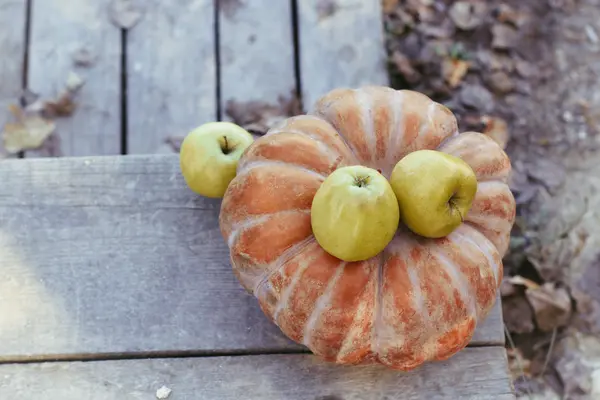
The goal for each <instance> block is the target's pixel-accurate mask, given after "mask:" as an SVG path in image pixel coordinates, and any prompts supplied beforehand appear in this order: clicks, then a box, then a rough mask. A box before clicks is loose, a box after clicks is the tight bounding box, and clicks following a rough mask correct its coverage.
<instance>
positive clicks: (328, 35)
mask: <svg viewBox="0 0 600 400" xmlns="http://www.w3.org/2000/svg"><path fill="white" fill-rule="evenodd" d="M380 3H381V2H380V1H356V0H335V1H334V0H302V1H298V2H297V4H298V30H299V33H298V35H299V57H300V78H301V85H302V99H303V104H304V108H305V110H310V109H311V107H312V105H313V104H314V102H315V101H316V99H317V98H318V97H320V96H322V95H323V94H325V93H326V92H328V91H329V90H331V89H334V88H337V87H342V86H343V87H358V86H362V85H366V84H375V85H388V84H389V82H388V77H387V69H386V64H385V63H386V54H385V46H384V36H383V25H382V18H381V15H382V11H381V4H380Z"/></svg>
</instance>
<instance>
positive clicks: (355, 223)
mask: <svg viewBox="0 0 600 400" xmlns="http://www.w3.org/2000/svg"><path fill="white" fill-rule="evenodd" d="M310 217H311V225H312V230H313V234H314V236H315V238H316V240H317V242H318V243H319V244H320V245H321V247H323V249H324V250H325V251H326V252H328V253H329V254H331V255H332V256H334V257H337V258H339V259H341V260H344V261H349V262H350V261H362V260H366V259H368V258H371V257H373V256H376V255H377V254H378V253H379V252H381V251H382V250H383V249H384V248H385V247H386V246H387V245H388V243H389V242H390V241H391V240H392V238H393V237H394V234H395V233H396V230H397V229H398V222H399V218H400V211H399V209H398V202H397V200H396V196H394V192H393V190H392V187H391V186H390V183H389V182H388V181H387V179H385V177H384V176H383V175H381V174H380V173H379V172H377V171H376V170H374V169H371V168H368V167H364V166H361V165H353V166H348V167H342V168H339V169H337V170H335V171H334V172H333V173H331V174H330V175H329V176H328V177H327V178H326V179H325V180H324V181H323V183H322V184H321V186H320V187H319V189H318V190H317V192H316V194H315V197H314V198H313V202H312V206H311V213H310Z"/></svg>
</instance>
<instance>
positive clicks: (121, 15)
mask: <svg viewBox="0 0 600 400" xmlns="http://www.w3.org/2000/svg"><path fill="white" fill-rule="evenodd" d="M109 12H110V18H111V20H112V22H113V23H114V24H115V25H117V26H118V27H119V28H124V29H131V28H133V27H134V26H135V24H137V23H138V22H139V21H140V19H141V18H142V16H143V14H144V13H143V11H142V7H141V5H140V1H139V0H113V1H111V3H110V8H109Z"/></svg>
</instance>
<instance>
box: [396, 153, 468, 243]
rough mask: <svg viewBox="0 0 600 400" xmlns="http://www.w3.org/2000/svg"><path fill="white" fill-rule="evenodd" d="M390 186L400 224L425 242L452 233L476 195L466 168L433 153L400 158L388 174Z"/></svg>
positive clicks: (462, 163) (461, 163) (461, 164)
mask: <svg viewBox="0 0 600 400" xmlns="http://www.w3.org/2000/svg"><path fill="white" fill-rule="evenodd" d="M390 184H391V186H392V189H393V190H394V193H395V194H396V198H397V199H398V206H399V207H400V217H401V218H402V222H403V223H404V224H405V225H406V226H407V227H408V228H409V229H410V230H411V231H413V232H414V233H416V234H418V235H421V236H425V237H429V238H440V237H444V236H446V235H448V234H450V233H451V232H452V231H453V230H454V229H456V228H457V227H458V226H459V225H460V224H461V223H462V222H463V220H464V218H465V216H466V215H467V213H468V212H469V210H470V208H471V204H472V203H473V198H474V197H475V193H476V192H477V178H476V176H475V173H474V172H473V170H472V169H471V167H470V166H469V164H467V163H466V162H464V161H463V160H462V159H460V158H458V157H455V156H453V155H451V154H447V153H443V152H441V151H437V150H417V151H413V152H411V153H409V154H408V155H406V156H405V157H403V158H402V159H401V160H400V161H398V163H397V164H396V166H395V167H394V169H393V171H392V174H391V176H390Z"/></svg>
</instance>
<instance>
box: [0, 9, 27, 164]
mask: <svg viewBox="0 0 600 400" xmlns="http://www.w3.org/2000/svg"><path fill="white" fill-rule="evenodd" d="M26 14H27V1H26V0H0V27H2V28H0V132H2V130H3V128H4V124H6V122H8V121H10V120H11V113H10V111H9V109H8V107H9V105H11V104H19V96H20V95H21V92H22V90H23V71H24V65H23V61H24V57H25V45H26V44H25V36H26V29H27V26H26V24H27V22H26ZM3 146H4V145H3V143H2V142H1V141H0V155H2V154H4V151H3Z"/></svg>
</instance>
